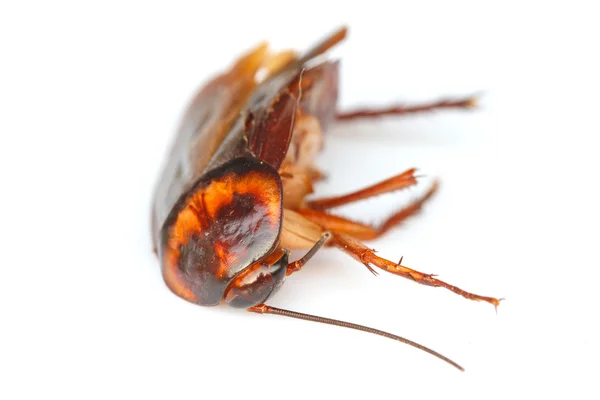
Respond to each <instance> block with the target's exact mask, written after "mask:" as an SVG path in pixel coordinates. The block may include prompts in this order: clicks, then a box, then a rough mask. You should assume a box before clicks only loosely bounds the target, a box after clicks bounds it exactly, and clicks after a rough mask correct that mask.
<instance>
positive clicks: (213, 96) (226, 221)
mask: <svg viewBox="0 0 600 400" xmlns="http://www.w3.org/2000/svg"><path fill="white" fill-rule="evenodd" d="M345 36H346V29H340V30H338V31H337V32H335V33H334V34H333V35H331V36H329V37H328V38H326V39H325V40H324V41H322V42H321V43H319V44H318V45H316V46H315V47H313V48H312V49H310V50H309V51H308V52H306V53H305V54H303V55H301V56H296V55H295V53H293V52H289V51H288V52H281V53H275V54H272V53H269V52H268V50H267V46H266V45H264V44H263V45H260V46H258V47H257V48H255V49H254V50H252V51H250V52H249V53H247V54H246V55H244V56H243V57H241V58H240V59H239V60H238V61H237V62H236V63H235V64H234V65H233V66H232V67H231V68H230V69H229V70H228V71H227V72H225V73H223V74H221V75H219V76H217V77H216V78H214V79H213V80H211V81H210V82H209V83H208V84H206V85H205V86H204V87H203V88H202V89H201V90H200V91H199V92H198V93H197V94H196V96H195V97H194V99H193V100H192V102H191V104H190V105H189V107H188V109H187V112H186V113H185V115H184V117H183V121H182V123H181V126H180V129H179V131H178V134H177V137H176V139H175V143H174V145H173V147H172V149H171V151H170V153H169V155H168V159H167V163H166V165H165V167H164V170H163V171H162V175H161V177H160V180H159V182H158V185H157V188H156V193H155V197H154V205H153V211H152V235H153V242H154V246H155V250H156V252H157V254H158V257H159V259H160V262H161V266H162V274H163V277H164V280H165V282H166V284H167V286H168V287H169V288H170V289H171V290H172V291H173V292H174V293H175V294H176V295H178V296H180V297H182V298H184V299H185V300H188V301H190V302H193V303H196V304H199V305H201V306H216V305H218V304H220V303H226V304H229V305H230V306H232V307H237V308H245V309H247V310H248V311H252V312H255V313H262V314H277V315H283V316H287V317H292V318H299V319H304V320H309V321H314V322H321V323H325V324H331V325H337V326H343V327H347V328H353V329H358V330H361V331H365V332H371V333H375V334H377V335H381V336H385V337H388V338H391V339H395V340H398V341H401V342H404V343H408V344H410V345H412V346H415V347H417V348H419V349H421V350H424V351H426V352H428V353H431V354H433V355H435V356H436V357H438V358H441V359H442V360H444V361H446V362H448V363H450V364H452V365H453V366H455V367H457V368H459V369H461V370H462V367H461V366H459V365H458V364H457V363H455V362H454V361H452V360H450V359H448V358H446V357H444V356H442V355H441V354H439V353H437V352H435V351H433V350H430V349H428V348H426V347H424V346H421V345H419V344H416V343H414V342H412V341H409V340H407V339H404V338H402V337H399V336H396V335H392V334H390V333H387V332H383V331H379V330H376V329H372V328H369V327H365V326H362V325H357V324H352V323H348V322H343V321H338V320H333V319H329V318H323V317H318V316H314V315H308V314H302V313H298V312H295V311H289V310H283V309H279V308H275V307H271V306H268V305H266V304H265V301H267V300H268V299H269V298H270V297H271V295H273V294H274V293H275V292H276V291H277V290H278V289H279V288H280V287H281V285H282V284H283V282H284V279H285V277H286V276H288V275H290V274H293V273H294V272H297V271H299V270H300V269H301V268H302V267H303V266H304V264H306V262H307V261H308V260H310V258H311V257H312V256H313V255H314V254H315V253H316V252H317V251H318V250H319V249H320V248H321V247H323V246H324V245H326V244H327V245H328V246H333V247H336V248H338V249H340V250H342V251H344V252H346V253H348V254H349V255H351V256H352V257H354V258H355V259H356V260H358V261H359V262H361V263H363V264H364V265H365V266H366V267H367V268H368V269H369V270H371V271H372V272H373V271H374V269H373V268H374V267H375V268H380V269H383V270H384V271H388V272H390V273H392V274H395V275H399V276H402V277H404V278H409V279H411V280H413V281H415V282H417V283H421V284H424V285H428V286H440V287H444V288H446V289H449V290H451V291H452V292H454V293H457V294H459V295H461V296H463V297H466V298H468V299H472V300H481V301H486V302H488V303H491V304H493V305H494V306H497V305H498V304H499V300H498V299H495V298H493V297H484V296H479V295H476V294H472V293H469V292H466V291H464V290H462V289H459V288H457V287H456V286H453V285H449V284H447V283H445V282H443V281H440V280H438V279H436V278H435V277H434V276H433V275H429V274H424V273H422V272H418V271H415V270H413V269H410V268H407V267H405V266H403V265H401V262H400V263H396V262H392V261H389V260H386V259H384V258H381V257H378V256H377V255H375V253H374V252H373V251H372V250H371V249H369V248H368V247H366V246H365V245H364V244H363V243H362V242H361V241H362V240H370V239H375V238H377V237H379V236H380V235H382V234H384V233H385V232H387V231H388V230H389V229H390V228H392V227H394V226H396V225H398V224H399V223H401V222H402V221H403V220H405V219H406V218H407V217H409V216H411V215H413V214H414V213H415V212H417V211H418V210H419V209H420V207H421V205H422V204H423V202H425V201H426V200H427V199H429V198H430V197H431V195H432V194H433V193H434V192H435V190H436V187H437V185H436V184H434V185H433V186H432V187H431V188H430V189H429V191H428V192H427V193H426V194H425V195H424V196H422V197H421V198H419V199H418V200H416V201H414V202H413V203H411V204H410V205H408V206H407V207H404V208H402V209H401V210H399V211H397V212H396V213H394V214H393V215H391V216H390V217H389V218H388V219H387V220H386V221H385V222H384V223H383V224H382V225H381V226H379V227H373V226H369V225H365V224H361V223H358V222H355V221H352V220H350V219H346V218H341V217H339V216H333V215H331V214H329V213H328V212H327V210H328V209H331V208H334V207H337V206H341V205H344V204H348V203H351V202H355V201H359V200H363V199H367V198H369V197H373V196H376V195H379V194H382V193H387V192H392V191H396V190H400V189H404V188H407V187H409V186H412V185H414V184H416V182H417V177H416V176H415V174H414V173H415V171H414V170H413V169H409V170H408V171H405V172H403V173H401V174H399V175H397V176H394V177H392V178H390V179H387V180H385V181H383V182H380V183H377V184H375V185H372V186H369V187H367V188H364V189H362V190H358V191H356V192H353V193H350V194H347V195H344V196H336V197H330V198H323V199H318V200H311V201H307V200H306V197H307V195H309V194H311V193H312V183H313V182H314V181H316V180H318V179H319V178H320V177H322V176H323V175H322V174H321V173H320V172H319V171H318V170H317V169H316V168H315V167H314V166H313V160H314V158H315V156H316V155H317V153H318V152H319V150H320V149H321V146H322V143H323V132H324V131H326V130H327V128H328V127H329V125H330V124H331V123H332V122H334V121H339V120H347V119H354V118H371V117H375V116H382V115H401V114H406V113H414V112H421V111H428V110H434V109H441V108H459V109H460V108H469V107H472V106H473V105H474V99H473V98H466V99H461V100H449V101H440V102H435V103H431V104H426V105H422V106H417V107H400V106H398V107H390V108H387V109H381V110H373V109H365V110H357V111H354V112H338V111H337V109H336V104H337V96H338V90H337V87H338V62H336V61H322V62H315V61H316V60H314V59H315V58H316V57H317V56H319V55H321V54H322V53H324V52H325V51H327V50H328V49H329V48H331V47H332V46H334V45H336V44H337V43H338V42H340V41H341V40H342V39H344V37H345ZM259 72H260V73H259ZM261 75H262V78H261V79H258V76H261ZM290 249H307V250H308V251H307V253H306V254H305V255H304V256H303V257H302V258H300V259H299V260H296V261H292V262H290V261H289V260H288V256H289V250H290ZM400 261H402V260H400Z"/></svg>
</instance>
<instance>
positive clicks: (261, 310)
mask: <svg viewBox="0 0 600 400" xmlns="http://www.w3.org/2000/svg"><path fill="white" fill-rule="evenodd" d="M248 311H251V312H255V313H258V314H275V315H282V316H284V317H290V318H297V319H303V320H305V321H312V322H320V323H322V324H328V325H335V326H341V327H343V328H350V329H356V330H358V331H363V332H368V333H372V334H375V335H379V336H383V337H386V338H389V339H393V340H397V341H399V342H402V343H405V344H408V345H410V346H412V347H416V348H417V349H419V350H422V351H424V352H427V353H429V354H431V355H433V356H435V357H437V358H439V359H440V360H443V361H446V362H447V363H448V364H450V365H452V366H453V367H455V368H457V369H459V370H461V371H464V370H465V369H464V368H463V367H461V366H460V365H459V364H457V363H456V362H454V361H452V360H451V359H449V358H448V357H445V356H443V355H441V354H440V353H438V352H437V351H434V350H431V349H430V348H428V347H425V346H423V345H421V344H419V343H416V342H413V341H412V340H408V339H406V338H403V337H401V336H397V335H394V334H392V333H389V332H385V331H380V330H379V329H374V328H370V327H368V326H364V325H358V324H353V323H352V322H346V321H339V320H337V319H331V318H325V317H319V316H316V315H311V314H303V313H299V312H296V311H291V310H284V309H281V308H275V307H271V306H268V305H266V304H259V305H256V306H254V307H250V308H248Z"/></svg>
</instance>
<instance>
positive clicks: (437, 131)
mask: <svg viewBox="0 0 600 400" xmlns="http://www.w3.org/2000/svg"><path fill="white" fill-rule="evenodd" d="M11 3H12V4H11ZM80 3H81V4H80ZM344 3H347V2H344ZM592 3H593V2H589V4H590V5H591V4H592ZM98 4H103V5H98V6H90V5H83V3H82V2H73V3H66V2H39V3H33V2H18V5H17V2H3V3H2V6H0V43H1V49H0V51H1V56H0V57H1V61H0V84H1V85H0V183H1V187H2V195H1V197H0V198H1V200H0V202H1V203H0V204H1V208H0V213H1V215H0V221H1V231H0V234H1V235H2V237H1V238H0V239H1V243H2V245H1V246H2V247H1V248H2V261H1V265H2V277H1V278H0V320H1V321H2V322H1V325H2V328H0V381H1V383H0V398H3V399H17V398H54V397H56V398H74V399H88V398H104V399H105V398H129V399H130V398H149V397H151V396H155V397H156V398H169V399H172V398H188V399H192V398H216V397H218V398H234V397H236V398H302V399H304V398H325V397H327V398H330V397H332V396H335V398H352V397H354V396H356V397H359V398H400V397H403V398H410V399H416V398H441V397H442V396H443V397H446V398H459V397H460V398H467V399H474V398H489V399H494V398H499V399H500V398H503V399H506V398H521V397H523V398H524V397H526V396H527V397H535V398H542V397H546V396H549V395H556V396H557V397H558V398H578V399H585V398H598V395H599V390H598V385H597V382H594V381H595V379H597V377H598V375H599V373H598V372H599V368H598V361H597V358H598V355H599V339H598V338H599V337H600V329H599V328H598V326H597V322H598V300H597V296H596V295H595V291H597V289H596V286H597V279H598V269H599V267H600V265H599V262H598V258H599V257H598V253H597V246H598V238H599V236H600V235H599V234H598V226H599V223H600V218H599V213H598V204H599V200H600V198H599V196H598V195H597V194H596V185H597V182H598V178H597V173H598V171H599V168H598V167H599V163H598V161H597V160H596V157H597V149H598V146H597V145H596V143H597V139H598V135H599V134H600V129H599V128H600V123H599V122H598V121H599V118H598V105H599V101H598V93H599V91H600V84H599V77H598V76H599V75H598V71H600V63H599V62H598V60H597V59H596V57H597V53H598V41H597V40H598V37H600V31H599V29H598V21H597V18H596V16H597V13H596V12H595V11H593V7H592V6H585V5H584V4H583V3H578V2H563V4H564V5H551V4H548V2H539V3H535V2H514V4H511V2H508V3H506V2H503V3H502V4H497V2H487V4H485V2H473V3H466V2H461V1H450V2H446V1H440V2H414V1H411V2H408V1H403V2H389V4H386V3H382V2H376V1H369V2H361V3H360V4H356V5H350V4H342V3H341V2H340V4H338V5H333V4H332V2H331V3H330V2H325V1H320V2H310V1H302V2H281V1H280V2H272V3H267V2H261V1H251V2H244V4H234V3H232V2H210V4H200V2H190V3H179V2H164V3H163V4H162V5H149V4H146V2H139V3H136V2H103V3H98ZM392 4H393V5H392ZM341 24H348V25H349V27H350V36H349V38H348V40H347V41H346V42H344V44H343V45H342V46H340V47H339V48H337V49H336V50H335V51H334V52H333V53H332V57H340V58H341V59H342V73H341V107H342V108H344V107H345V108H351V107H353V106H359V105H370V104H380V105H386V104H389V103H392V102H394V101H401V102H410V101H413V102H415V101H425V100H428V99H434V98H437V97H439V96H445V95H460V94H471V93H475V92H480V91H482V92H484V96H483V97H482V100H481V109H480V110H479V111H475V112H444V113H437V114H430V115H423V116H418V117H411V118H398V119H386V120H382V121H365V122H361V123H356V124H345V125H340V126H338V127H336V128H335V129H333V130H332V131H331V132H329V134H328V142H327V148H326V150H325V151H324V153H323V154H322V156H321V157H320V158H319V160H318V163H319V165H320V166H321V167H322V168H323V169H324V170H326V171H327V172H328V173H329V175H330V178H329V181H328V182H326V183H324V184H320V185H319V186H318V187H317V190H318V192H319V193H321V194H339V193H343V192H346V191H349V190H351V189H355V188H360V187H362V186H365V185H367V184H370V183H373V182H375V181H378V180H381V179H384V178H387V177H389V176H391V175H393V174H396V173H399V172H401V171H403V170H405V169H407V168H409V167H413V166H416V167H419V168H420V169H421V171H422V173H424V174H427V175H429V176H433V175H435V176H438V177H440V179H441V180H442V187H441V190H440V192H439V194H438V195H437V196H436V197H435V198H434V199H432V201H431V202H429V203H428V204H427V206H426V207H425V209H424V211H423V212H422V213H421V214H420V215H419V216H417V217H415V218H412V219H410V221H408V222H407V223H406V224H404V225H403V226H402V227H399V228H397V229H394V230H393V231H392V232H391V233H389V234H388V235H386V236H385V238H382V239H380V240H377V241H375V242H373V243H371V244H370V245H371V246H373V247H375V248H377V249H378V250H379V254H380V255H382V256H386V257H389V258H390V259H392V260H396V259H398V258H399V256H400V255H404V261H405V264H406V265H407V266H410V267H414V268H416V269H419V270H421V271H425V272H433V273H437V274H439V275H440V278H442V279H444V280H446V281H448V282H450V283H454V284H456V285H458V286H460V287H463V288H465V289H467V290H472V291H474V292H476V293H480V294H484V295H490V296H498V297H505V298H506V301H505V302H503V303H502V305H501V306H500V307H499V309H498V313H497V314H496V313H495V312H494V309H493V307H492V306H490V305H487V304H483V303H476V302H470V301H468V300H465V299H463V298H461V297H459V296H456V295H454V294H452V293H450V292H448V291H445V290H443V289H434V288H428V287H424V286H420V285H417V284H415V283H413V282H409V281H407V280H404V279H401V278H398V277H395V276H392V275H389V274H386V273H382V274H380V276H379V277H378V278H374V277H373V276H372V275H371V274H370V273H369V272H368V271H367V270H366V269H365V268H364V267H363V266H361V265H360V264H358V263H356V262H355V261H354V260H352V259H351V258H349V257H348V256H346V255H345V254H342V253H340V252H338V251H335V250H326V251H323V252H321V253H320V254H319V255H318V256H316V257H315V258H314V259H313V261H312V262H311V263H310V264H309V265H308V266H306V267H305V269H304V270H303V271H302V272H301V273H298V274H296V275H294V276H293V277H291V278H290V279H289V280H288V281H287V282H286V284H285V285H284V287H283V288H282V290H281V291H280V292H279V293H278V294H277V296H276V297H274V298H273V299H271V302H270V303H271V304H272V305H274V306H278V307H282V308H290V309H293V310H298V311H304V312H309V313H314V314H318V315H323V316H329V317H334V318H338V319H346V320H350V321H353V322H358V323H363V324H367V325H370V326H373V327H377V328H380V329H385V330H389V331H391V332H395V333H398V334H401V335H403V336H406V337H408V338H411V339H413V340H416V341H418V342H421V343H423V344H425V345H428V346H431V347H432V348H434V349H436V350H439V351H440V352H442V353H443V354H445V355H447V356H449V357H451V358H454V359H456V360H457V361H458V362H460V363H461V364H463V365H464V366H465V368H466V372H464V373H460V372H458V371H456V370H454V369H453V368H451V367H449V366H448V365H446V364H444V363H443V362H440V361H439V360H437V359H435V358H433V357H431V356H429V355H427V354H425V353H422V352H419V351H417V350H415V349H412V348H410V347H408V346H404V345H400V344H398V343H395V342H392V341H389V340H387V339H383V338H379V337H375V336H371V335H368V334H365V333H361V332H355V331H350V330H344V329H341V328H336V327H328V326H321V325H318V324H311V323H308V322H304V321H296V320H289V319H285V318H281V317H276V316H260V315H253V314H249V313H246V312H244V311H239V310H232V309H228V308H226V307H217V308H201V307H197V306H194V305H192V304H188V303H186V302H184V301H182V300H180V299H179V298H177V297H175V296H174V295H172V294H171V293H170V292H169V291H168V289H166V287H165V286H164V284H163V282H162V278H161V275H160V272H159V266H158V262H157V260H156V259H155V257H154V255H153V254H152V252H151V243H150V234H149V220H150V202H151V194H152V189H153V185H154V183H155V179H156V177H157V174H158V172H159V169H160V166H161V164H162V162H163V159H164V158H163V157H164V155H165V151H166V149H167V147H168V145H169V142H170V140H171V139H172V137H173V134H174V130H175V128H176V126H177V123H178V118H179V116H180V113H181V112H182V110H183V108H184V106H185V104H186V102H187V101H188V99H189V98H190V96H191V95H192V93H193V91H194V90H195V89H196V88H197V87H198V86H199V85H200V84H201V83H202V82H204V81H205V80H206V79H207V78H208V77H210V76H211V75H212V74H214V73H216V72H218V71H219V70H221V69H223V68H225V67H226V66H228V65H229V63H231V62H232V61H233V59H234V58H235V57H236V56H238V55H239V54H240V53H241V52H243V51H245V50H247V49H248V48H250V47H252V46H253V45H255V44H256V43H257V42H259V41H260V40H263V39H267V40H270V41H271V43H272V44H273V46H274V47H275V48H277V49H283V48H288V47H292V48H296V49H305V48H307V47H308V46H310V45H311V44H312V43H313V42H314V41H315V40H318V39H320V38H321V37H323V35H325V34H326V33H328V32H330V31H332V30H333V29H335V28H336V27H338V26H339V25H341ZM426 182H427V181H425V182H424V183H423V185H422V186H421V188H424V187H426ZM417 190H419V189H418V188H417V189H415V190H413V191H407V192H405V193H400V194H398V195H396V196H384V197H382V198H380V199H374V200H372V201H367V202H364V203H362V204H360V205H357V206H354V207H351V208H350V207H349V208H347V209H345V210H342V211H344V212H346V213H347V215H349V216H352V217H355V218H357V219H359V220H363V221H377V220H380V219H381V217H382V216H383V215H384V211H385V210H386V209H387V208H388V207H393V206H394V205H395V206H397V205H398V204H400V203H401V202H403V201H406V200H407V199H409V198H410V197H411V196H412V195H414V194H415V193H417Z"/></svg>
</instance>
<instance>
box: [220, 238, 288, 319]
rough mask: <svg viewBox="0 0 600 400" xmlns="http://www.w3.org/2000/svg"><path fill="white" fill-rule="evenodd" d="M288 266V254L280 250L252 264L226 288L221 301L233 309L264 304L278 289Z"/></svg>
mask: <svg viewBox="0 0 600 400" xmlns="http://www.w3.org/2000/svg"><path fill="white" fill-rule="evenodd" d="M287 265H288V252H287V251H283V250H281V249H277V250H275V251H274V252H273V253H271V254H270V255H268V256H267V257H265V258H263V259H262V260H260V261H258V262H256V263H254V264H252V265H251V266H250V267H248V268H247V269H245V270H244V271H243V272H241V273H240V274H239V275H238V276H237V277H236V278H235V280H234V281H233V282H231V284H230V285H229V286H228V287H227V290H226V291H225V295H224V296H223V299H224V300H225V303H227V304H229V305H230V306H231V307H235V308H248V307H252V306H255V305H257V304H261V303H264V302H265V301H266V300H267V299H268V298H269V297H270V296H271V295H272V294H273V293H275V292H276V291H277V289H279V287H280V286H281V284H282V283H283V280H284V279H285V274H286V271H287Z"/></svg>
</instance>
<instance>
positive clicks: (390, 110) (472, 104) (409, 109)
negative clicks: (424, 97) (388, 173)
mask: <svg viewBox="0 0 600 400" xmlns="http://www.w3.org/2000/svg"><path fill="white" fill-rule="evenodd" d="M476 107H477V99H476V98H475V97H467V98H464V99H450V100H438V101H435V102H431V103H425V104H420V105H415V106H411V105H405V106H403V105H395V106H391V107H387V108H379V109H375V108H362V109H356V110H353V111H345V112H338V113H337V115H336V118H337V120H338V121H343V120H350V119H357V118H376V117H384V116H390V115H404V114H416V113H421V112H428V111H435V110H441V109H453V108H454V109H472V108H476Z"/></svg>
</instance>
